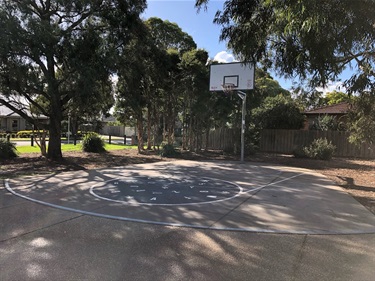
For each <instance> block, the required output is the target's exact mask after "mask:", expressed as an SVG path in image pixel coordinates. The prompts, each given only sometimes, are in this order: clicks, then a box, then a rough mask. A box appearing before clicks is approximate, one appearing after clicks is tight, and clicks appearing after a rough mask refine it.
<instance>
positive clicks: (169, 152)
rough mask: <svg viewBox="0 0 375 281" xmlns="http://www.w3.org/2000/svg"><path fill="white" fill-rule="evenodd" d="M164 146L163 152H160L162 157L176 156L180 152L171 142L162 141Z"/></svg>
mask: <svg viewBox="0 0 375 281" xmlns="http://www.w3.org/2000/svg"><path fill="white" fill-rule="evenodd" d="M161 145H162V148H161V152H160V155H161V156H162V157H167V158H168V157H175V156H177V155H178V154H179V153H178V152H177V151H176V149H175V148H174V146H173V145H171V144H166V143H162V144H161Z"/></svg>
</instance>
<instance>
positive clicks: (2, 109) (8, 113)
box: [0, 105, 48, 119]
mask: <svg viewBox="0 0 375 281" xmlns="http://www.w3.org/2000/svg"><path fill="white" fill-rule="evenodd" d="M25 112H26V114H27V115H28V116H31V114H30V112H29V111H28V110H25ZM0 117H21V116H20V115H19V114H18V113H16V112H14V111H13V110H11V109H9V108H8V107H6V106H5V105H0ZM38 119H48V117H46V116H44V115H39V116H38Z"/></svg>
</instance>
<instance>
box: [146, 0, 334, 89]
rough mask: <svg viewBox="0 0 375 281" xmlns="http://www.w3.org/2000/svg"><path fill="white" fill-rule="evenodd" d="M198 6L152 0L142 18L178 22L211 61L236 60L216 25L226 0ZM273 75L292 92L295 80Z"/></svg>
mask: <svg viewBox="0 0 375 281" xmlns="http://www.w3.org/2000/svg"><path fill="white" fill-rule="evenodd" d="M194 4H195V1H193V0H148V1H147V5H148V7H147V9H146V11H145V12H144V13H143V14H142V15H141V17H142V18H143V19H148V18H149V17H159V18H161V19H163V20H169V21H170V22H175V23H177V24H178V25H179V26H180V28H181V29H182V30H183V31H185V32H186V33H188V34H190V35H191V36H192V37H193V39H194V41H195V42H196V43H197V45H198V48H202V49H205V50H207V51H208V53H209V56H210V58H215V59H216V60H218V61H222V62H224V61H226V62H231V61H233V59H234V58H233V55H232V54H231V52H230V50H227V48H226V43H225V42H220V41H219V37H220V26H218V25H216V24H214V23H213V19H214V16H215V13H216V11H217V10H222V7H223V4H224V1H223V0H221V1H220V0H210V1H209V3H208V9H207V11H205V10H204V9H202V10H201V11H200V12H199V13H197V9H196V8H195V7H194ZM271 74H272V73H271ZM272 75H273V77H274V78H275V79H276V80H277V81H279V83H280V85H281V86H282V87H283V88H285V89H288V90H289V89H290V87H291V86H292V82H293V81H291V80H285V79H283V78H280V77H277V76H275V75H274V74H272ZM337 84H338V83H337V82H336V83H332V84H331V85H328V87H327V89H319V90H322V91H332V90H334V89H335V88H336V85H337Z"/></svg>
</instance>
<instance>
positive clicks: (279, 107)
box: [252, 95, 304, 130]
mask: <svg viewBox="0 0 375 281" xmlns="http://www.w3.org/2000/svg"><path fill="white" fill-rule="evenodd" d="M252 113H253V114H252V117H253V119H254V123H255V124H256V126H257V127H259V128H261V129H296V130H298V129H301V128H302V126H303V123H304V117H303V115H302V114H301V113H300V110H299V108H298V106H297V105H296V104H295V102H294V101H293V100H292V99H291V98H290V97H289V98H288V97H284V96H281V95H279V96H276V97H268V98H266V99H265V100H264V102H263V103H262V104H261V106H260V107H258V108H255V109H254V110H253V112H252Z"/></svg>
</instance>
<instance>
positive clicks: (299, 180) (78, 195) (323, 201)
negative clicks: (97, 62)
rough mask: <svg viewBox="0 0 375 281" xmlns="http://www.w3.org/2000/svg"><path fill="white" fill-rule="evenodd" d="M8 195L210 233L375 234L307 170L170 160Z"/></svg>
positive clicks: (36, 182) (367, 218)
mask: <svg viewBox="0 0 375 281" xmlns="http://www.w3.org/2000/svg"><path fill="white" fill-rule="evenodd" d="M5 185H6V188H7V189H8V191H10V192H11V193H13V194H14V195H16V196H20V197H22V198H24V199H25V200H31V201H33V202H35V203H39V204H43V205H45V206H46V211H48V208H47V207H52V208H58V209H62V210H65V211H67V212H77V213H81V214H84V215H92V216H99V217H104V218H108V219H115V220H120V221H121V220H122V221H133V222H138V223H149V224H160V225H168V226H176V227H177V226H180V227H192V228H202V229H211V230H236V231H251V232H266V233H293V234H356V233H375V216H374V215H373V214H372V213H370V212H369V211H368V210H367V209H365V208H364V207H363V206H362V205H360V204H359V203H358V202H357V201H355V200H354V199H353V198H352V197H351V196H349V195H348V194H346V193H345V192H344V191H343V190H342V189H341V188H339V187H337V186H335V185H334V184H333V183H332V182H331V181H330V180H328V179H327V178H325V177H323V176H322V175H319V174H317V173H315V172H312V171H310V170H306V169H298V168H290V167H284V166H275V165H266V164H257V163H241V162H216V161H215V162H211V161H207V162H196V161H185V160H180V161H173V162H158V163H153V164H140V165H134V166H132V167H119V168H110V169H100V170H90V171H75V172H64V173H58V174H49V175H43V176H32V177H27V178H21V179H12V180H7V181H6V182H5Z"/></svg>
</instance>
